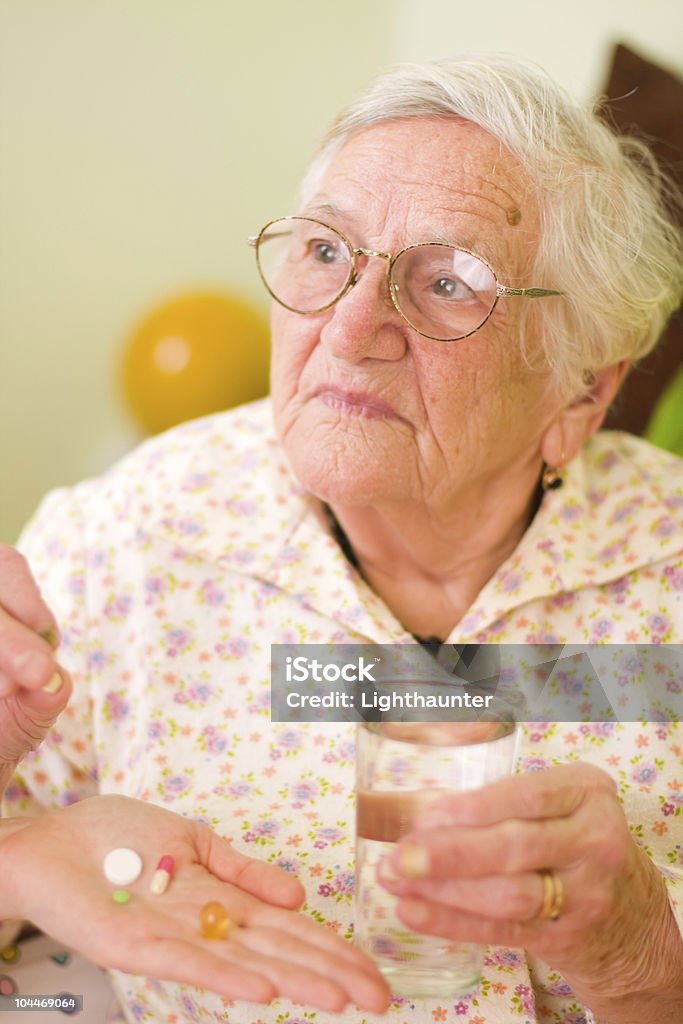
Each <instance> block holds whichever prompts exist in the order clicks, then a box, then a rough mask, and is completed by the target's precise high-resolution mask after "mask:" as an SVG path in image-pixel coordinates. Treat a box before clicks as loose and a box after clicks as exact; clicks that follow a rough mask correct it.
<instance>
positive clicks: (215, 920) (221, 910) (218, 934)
mask: <svg viewBox="0 0 683 1024" xmlns="http://www.w3.org/2000/svg"><path fill="white" fill-rule="evenodd" d="M199 929H200V931H201V933H202V936H203V938H205V939H224V938H225V937H226V936H227V934H228V932H229V931H230V915H229V914H228V912H227V910H226V909H225V907H224V906H223V904H222V903H217V902H216V901H215V900H212V901H211V903H205V904H204V906H203V907H202V909H201V910H200V911H199Z"/></svg>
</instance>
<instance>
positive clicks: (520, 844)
mask: <svg viewBox="0 0 683 1024" xmlns="http://www.w3.org/2000/svg"><path fill="white" fill-rule="evenodd" d="M583 847H584V842H583V838H582V825H581V822H580V821H576V820H575V819H574V818H554V819H553V818H550V819H547V820H546V821H502V822H500V823H499V824H497V825H491V826H489V827H488V828H469V827H467V826H464V827H458V828H440V829H430V830H428V831H416V832H414V833H412V834H411V835H410V837H409V838H407V839H406V840H404V841H402V842H400V843H399V844H398V845H397V847H396V849H395V850H394V851H392V853H391V854H390V856H389V864H390V866H391V868H392V869H393V870H394V871H395V872H396V873H397V874H398V875H400V876H402V877H404V878H411V879H418V878H419V879H424V878H433V879H448V878H454V877H455V878H485V877H487V876H489V875H505V874H518V873H519V872H525V871H538V870H541V869H543V868H547V867H554V866H559V865H564V864H569V863H572V862H573V861H574V860H576V859H578V857H580V856H581V852H582V850H583Z"/></svg>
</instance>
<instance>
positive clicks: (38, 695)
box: [16, 667, 73, 729]
mask: <svg viewBox="0 0 683 1024" xmlns="http://www.w3.org/2000/svg"><path fill="white" fill-rule="evenodd" d="M72 692H73V684H72V682H71V677H70V676H69V673H68V672H66V671H65V670H64V669H63V668H61V667H60V668H58V671H57V672H55V674H54V675H53V677H52V679H51V680H50V682H49V683H47V685H46V686H43V687H42V689H37V690H27V689H22V690H20V691H19V693H18V694H17V695H16V697H17V700H18V701H19V702H20V703H21V706H22V708H23V710H24V713H25V714H27V715H28V716H29V717H30V719H31V721H32V722H33V724H34V725H35V726H36V727H37V728H39V729H49V728H50V726H51V725H52V724H53V723H54V722H55V720H56V719H57V717H58V716H59V715H60V714H61V713H62V711H63V710H64V708H65V707H66V705H67V704H68V703H69V698H70V697H71V694H72Z"/></svg>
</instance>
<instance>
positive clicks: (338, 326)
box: [320, 259, 407, 363]
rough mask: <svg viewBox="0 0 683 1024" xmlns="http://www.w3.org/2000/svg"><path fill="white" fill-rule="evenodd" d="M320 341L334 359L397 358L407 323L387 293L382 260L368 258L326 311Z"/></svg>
mask: <svg viewBox="0 0 683 1024" xmlns="http://www.w3.org/2000/svg"><path fill="white" fill-rule="evenodd" d="M328 316H329V319H328V320H327V322H326V324H325V326H324V327H323V329H322V331H321V332H320V340H321V342H322V344H324V345H326V346H327V347H328V349H329V351H330V353H331V354H332V355H333V356H335V358H337V359H344V360H346V361H347V362H353V363H358V362H360V361H361V360H363V359H366V358H373V359H387V360H397V359H400V358H401V357H402V356H403V355H404V354H405V351H406V347H407V346H406V336H405V329H404V328H407V325H406V324H405V322H404V321H403V318H402V317H401V316H400V315H399V313H398V312H397V310H396V309H395V307H394V304H393V302H392V301H391V295H390V294H389V279H388V276H387V268H386V264H385V262H384V260H379V259H377V260H375V259H371V260H369V261H368V262H367V263H366V265H365V266H363V267H362V268H361V270H360V272H359V275H358V278H357V280H356V282H355V284H353V285H352V286H351V288H349V290H348V292H347V293H346V294H345V295H344V296H342V298H341V299H339V301H338V302H337V303H335V305H334V306H332V307H331V309H330V311H329V314H328Z"/></svg>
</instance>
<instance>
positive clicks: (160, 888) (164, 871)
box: [149, 854, 175, 896]
mask: <svg viewBox="0 0 683 1024" xmlns="http://www.w3.org/2000/svg"><path fill="white" fill-rule="evenodd" d="M174 868H175V861H174V860H173V857H169V856H168V854H164V856H163V857H160V858H159V863H158V864H157V866H156V870H155V872H154V874H153V875H152V881H151V882H150V884H149V891H150V892H151V893H153V894H154V895H155V896H161V894H162V893H164V892H166V890H167V889H168V883H169V882H170V881H171V875H172V874H173V870H174Z"/></svg>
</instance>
